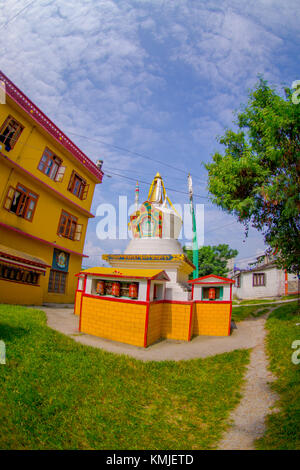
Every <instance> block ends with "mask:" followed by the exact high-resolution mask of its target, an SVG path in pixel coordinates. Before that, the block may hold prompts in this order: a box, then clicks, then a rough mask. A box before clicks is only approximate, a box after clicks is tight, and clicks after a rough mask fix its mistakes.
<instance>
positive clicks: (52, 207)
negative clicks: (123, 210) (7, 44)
mask: <svg viewBox="0 0 300 470" xmlns="http://www.w3.org/2000/svg"><path fill="white" fill-rule="evenodd" d="M8 115H11V116H12V117H13V118H15V119H16V120H17V121H19V122H20V123H21V124H22V125H23V126H24V130H23V132H22V133H21V135H20V137H19V139H18V141H17V142H16V144H15V146H14V148H13V149H12V150H11V151H9V152H7V151H6V150H5V148H4V145H3V144H2V143H1V142H0V144H1V145H2V149H1V153H2V154H4V155H6V156H7V157H8V158H9V159H10V160H13V161H14V162H16V163H17V164H18V165H20V166H21V167H22V168H24V169H26V170H27V171H29V172H30V173H31V174H32V175H34V176H35V177H37V178H39V180H41V182H37V181H36V180H35V179H34V178H33V177H32V176H30V175H28V174H26V173H24V172H22V170H18V169H16V168H15V167H13V165H12V164H10V163H9V162H8V161H7V160H5V158H4V157H3V156H1V155H0V221H1V222H3V223H5V224H7V225H10V226H13V227H15V228H17V229H19V230H22V231H23V232H26V233H28V234H30V235H33V236H36V237H39V238H41V239H43V240H46V241H48V242H50V243H55V244H57V245H60V246H61V247H62V249H66V250H72V251H75V252H78V253H82V252H83V247H84V240H85V235H86V229H87V224H88V220H89V218H88V215H86V214H84V213H82V211H81V210H80V209H78V208H76V207H75V206H74V205H73V204H72V202H73V203H75V204H77V205H78V206H80V207H81V208H83V209H85V210H87V211H89V210H90V206H91V203H92V198H93V193H94V188H95V184H96V180H95V177H94V176H92V175H90V173H88V172H87V170H86V169H85V167H84V166H83V165H81V164H80V162H78V160H77V159H75V157H73V156H72V154H71V153H69V152H68V151H67V150H66V149H64V148H63V147H62V146H60V145H59V144H58V143H57V142H56V141H55V140H54V139H53V138H52V137H51V136H50V135H49V134H48V133H47V132H46V131H44V130H43V129H42V128H41V127H40V126H38V125H37V124H36V123H35V122H34V121H33V120H32V119H31V117H30V116H29V115H28V114H26V113H25V112H24V111H23V110H21V109H20V108H19V107H18V106H17V105H16V104H15V103H14V102H13V101H12V100H11V99H10V98H9V97H7V104H5V105H1V106H0V126H2V124H3V122H4V121H5V119H6V118H7V117H8ZM46 147H48V148H49V149H50V150H52V151H53V152H54V153H55V154H56V155H57V156H58V157H60V158H61V159H62V161H63V162H62V166H65V167H66V171H65V175H64V178H63V181H62V182H55V181H53V180H52V179H50V178H49V177H48V176H46V175H44V174H43V173H42V172H41V171H40V170H38V168H37V167H38V164H39V162H40V159H41V157H42V154H43V152H44V150H45V148H46ZM73 170H75V171H77V172H78V174H79V175H81V176H82V177H83V178H84V179H85V180H86V181H87V183H88V184H90V187H89V192H88V197H87V199H86V200H80V199H79V198H77V197H76V196H75V195H73V194H72V193H71V192H70V191H68V189H67V188H68V184H69V180H70V176H71V174H72V171H73ZM18 183H20V184H23V185H24V186H26V187H27V188H28V189H30V190H32V191H33V192H35V193H36V194H38V195H39V199H38V201H37V204H36V210H35V213H34V216H33V220H32V222H30V221H27V220H25V219H24V218H22V217H18V216H16V214H14V213H10V212H8V211H7V210H5V209H4V208H3V204H4V202H5V199H6V195H7V191H8V188H9V186H13V187H15V186H16V185H17V184H18ZM43 183H46V184H47V185H48V186H50V187H51V188H53V189H55V191H57V192H58V193H59V194H61V195H63V196H65V197H66V198H68V200H70V201H71V202H68V201H66V200H62V198H61V197H60V196H59V194H57V193H55V192H54V191H51V189H49V188H47V187H46V186H45V184H43ZM62 210H65V211H67V212H68V213H70V214H72V215H74V216H75V217H77V218H78V224H82V225H83V230H82V235H81V240H80V241H75V240H69V239H67V238H65V237H61V236H58V235H57V230H58V224H59V220H60V216H61V211H62ZM0 244H3V245H6V246H8V247H11V248H14V249H16V250H20V251H23V252H25V253H28V254H31V255H33V256H37V257H39V258H42V259H43V260H45V261H46V262H47V264H49V265H52V259H53V250H54V246H50V245H46V244H43V243H40V242H38V241H36V240H32V239H30V238H27V237H24V236H22V235H19V234H16V233H14V232H12V231H10V230H8V229H5V228H3V227H0ZM69 256H70V257H69V274H68V278H67V289H66V292H65V294H53V293H48V280H49V273H50V269H49V268H47V273H46V277H45V278H44V280H43V283H42V288H43V291H44V294H43V302H55V303H71V302H74V296H75V290H76V286H77V279H76V278H75V274H76V273H78V272H79V271H80V269H81V265H82V257H81V256H80V255H76V254H73V253H70V255H69ZM5 284H8V282H5ZM11 284H12V286H15V293H16V295H15V301H18V302H19V303H23V301H22V295H21V292H23V291H22V290H21V287H20V286H21V284H13V283H11ZM27 287H28V286H25V288H27ZM10 289H11V290H14V287H11V288H10ZM32 289H36V288H35V287H34V288H32ZM32 289H31V290H32ZM26 292H27V291H26ZM1 294H3V290H2V289H0V298H1ZM35 301H36V294H34V295H33V294H32V302H31V303H32V304H34V303H35ZM0 302H1V300H0Z"/></svg>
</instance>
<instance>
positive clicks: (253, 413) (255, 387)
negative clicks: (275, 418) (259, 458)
mask: <svg viewBox="0 0 300 470" xmlns="http://www.w3.org/2000/svg"><path fill="white" fill-rule="evenodd" d="M272 310H274V309H272ZM265 322H266V318H260V319H258V320H257V321H256V324H257V325H259V328H258V329H257V330H256V333H257V340H258V344H257V345H256V346H255V347H254V348H253V350H252V352H251V355H250V363H249V366H248V371H247V374H246V376H245V380H246V382H245V386H244V388H243V390H242V392H241V393H242V395H243V398H242V399H241V401H240V403H239V405H238V406H237V408H236V409H235V410H234V411H233V413H232V414H231V416H230V422H231V423H232V425H231V428H230V429H229V431H228V432H227V433H226V434H225V436H224V438H223V440H222V441H221V442H220V443H219V446H218V448H219V449H220V450H254V449H255V447H254V441H255V440H256V439H258V438H259V437H261V436H262V435H263V434H264V431H265V418H266V416H267V414H269V413H271V412H274V411H276V410H275V409H274V408H273V409H271V408H272V407H274V404H275V402H276V401H277V400H278V398H279V397H278V395H277V394H276V393H274V392H273V391H272V390H271V388H270V386H269V383H270V382H272V381H274V379H275V377H274V376H273V374H272V373H271V372H270V371H269V370H268V360H267V357H266V353H265V336H266V330H265V328H264V326H265Z"/></svg>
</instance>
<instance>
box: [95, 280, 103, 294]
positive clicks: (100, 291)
mask: <svg viewBox="0 0 300 470" xmlns="http://www.w3.org/2000/svg"><path fill="white" fill-rule="evenodd" d="M96 292H97V294H99V295H104V294H105V282H104V281H98V282H97V286H96Z"/></svg>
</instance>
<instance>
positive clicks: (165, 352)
mask: <svg viewBox="0 0 300 470" xmlns="http://www.w3.org/2000/svg"><path fill="white" fill-rule="evenodd" d="M42 309H43V311H44V312H45V313H46V315H47V324H48V326H50V328H53V329H54V330H57V331H60V332H61V333H64V334H65V335H67V336H70V337H71V338H72V339H74V340H75V341H77V342H78V343H81V344H85V345H87V346H93V347H95V348H100V349H104V350H106V351H109V352H113V353H116V354H126V355H128V356H132V357H134V358H135V359H140V360H142V361H167V360H169V361H180V360H187V359H195V358H198V357H207V356H214V355H215V354H222V353H225V352H230V351H234V350H235V349H250V348H254V347H256V346H257V345H258V344H259V342H260V332H261V330H263V327H262V323H261V322H262V320H261V319H254V318H252V319H249V320H244V321H243V322H240V323H238V324H237V329H236V330H233V332H232V334H231V335H230V336H224V337H221V336H196V337H195V338H193V339H192V341H190V342H186V341H175V340H167V339H166V340H163V341H159V342H158V343H156V344H153V345H151V346H149V347H148V348H139V347H137V346H131V345H130V344H124V343H118V342H116V341H110V340H108V339H104V338H98V337H96V336H92V335H88V334H85V333H79V332H78V326H79V317H78V316H75V315H73V309H70V308H47V307H42Z"/></svg>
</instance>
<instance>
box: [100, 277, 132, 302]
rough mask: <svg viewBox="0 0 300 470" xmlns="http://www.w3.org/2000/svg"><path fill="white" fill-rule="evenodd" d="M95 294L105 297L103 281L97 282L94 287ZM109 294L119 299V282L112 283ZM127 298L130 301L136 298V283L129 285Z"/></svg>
mask: <svg viewBox="0 0 300 470" xmlns="http://www.w3.org/2000/svg"><path fill="white" fill-rule="evenodd" d="M96 292H97V294H99V295H105V281H98V282H97V286H96ZM111 294H112V295H114V296H115V297H120V294H121V283H120V282H117V281H115V282H113V283H112V289H111ZM129 297H130V298H132V299H136V298H137V297H138V285H137V283H135V282H133V283H131V284H130V285H129Z"/></svg>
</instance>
